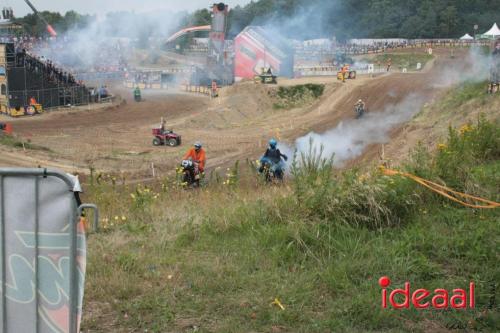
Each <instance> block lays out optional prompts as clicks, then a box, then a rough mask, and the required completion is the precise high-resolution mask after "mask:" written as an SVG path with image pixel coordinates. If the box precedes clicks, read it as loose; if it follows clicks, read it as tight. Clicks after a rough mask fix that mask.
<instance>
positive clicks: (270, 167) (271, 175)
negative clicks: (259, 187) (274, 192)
mask: <svg viewBox="0 0 500 333" xmlns="http://www.w3.org/2000/svg"><path fill="white" fill-rule="evenodd" d="M259 172H260V173H261V174H262V175H263V176H264V179H265V180H266V182H267V183H272V182H273V181H274V180H279V181H283V178H284V167H283V165H282V164H281V163H274V162H272V161H271V160H269V159H268V158H265V157H263V158H261V159H260V168H259Z"/></svg>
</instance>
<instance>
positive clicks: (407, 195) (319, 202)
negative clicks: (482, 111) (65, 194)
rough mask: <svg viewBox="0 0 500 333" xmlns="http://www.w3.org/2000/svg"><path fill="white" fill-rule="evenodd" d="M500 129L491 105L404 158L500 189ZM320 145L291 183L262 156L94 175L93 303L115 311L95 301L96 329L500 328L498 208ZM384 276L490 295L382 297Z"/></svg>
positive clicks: (446, 177)
mask: <svg viewBox="0 0 500 333" xmlns="http://www.w3.org/2000/svg"><path fill="white" fill-rule="evenodd" d="M499 130H500V124H498V123H492V122H488V121H486V120H485V119H484V118H481V119H479V120H478V122H477V123H476V124H468V125H467V127H465V126H464V127H463V128H461V129H458V130H454V129H450V132H449V137H448V140H447V141H445V142H443V143H442V146H439V147H437V148H436V149H434V150H426V149H424V148H422V147H420V148H419V149H416V150H415V152H414V153H413V154H412V157H411V159H410V160H409V161H408V162H407V163H406V164H405V165H404V166H403V170H404V171H407V172H411V173H415V174H417V175H419V176H422V177H425V178H429V179H431V180H433V181H437V182H441V183H443V184H447V185H449V186H453V187H456V188H457V189H459V190H464V191H467V192H469V193H473V194H478V195H485V196H488V197H489V198H490V199H493V200H498V199H499V198H498V196H499V193H498V188H500V186H499V185H500V184H499V183H500V178H499V174H500V173H498V172H496V171H498V170H500V169H499V166H500V164H499V145H498V138H499V136H498V133H499V132H498V131H499ZM312 146H313V145H311V149H310V150H309V151H308V152H306V153H304V154H300V155H299V154H296V156H295V157H294V162H293V165H292V168H291V176H290V178H289V179H288V180H287V181H286V182H285V183H284V184H283V185H281V186H269V185H266V184H265V183H264V182H262V181H260V180H259V179H258V175H257V174H256V173H255V171H254V168H253V167H252V164H251V163H246V164H244V163H243V164H236V165H234V167H232V168H229V169H227V170H218V171H217V172H215V171H214V173H213V174H212V175H211V176H210V175H209V176H208V177H207V178H208V179H209V182H208V183H207V184H206V185H205V186H204V187H202V188H201V189H199V190H196V191H193V190H186V189H183V188H180V187H178V185H177V184H176V181H175V180H174V179H171V180H169V179H164V180H162V182H161V184H155V185H151V186H149V187H147V188H146V187H145V186H139V187H137V188H136V187H127V186H125V185H122V184H121V180H116V179H113V177H112V176H110V177H108V176H101V177H97V176H95V175H94V176H93V177H94V178H93V181H92V184H89V188H90V190H89V191H88V192H90V193H91V196H92V197H91V199H90V200H92V201H96V202H97V203H98V204H99V206H100V207H101V210H102V215H103V218H105V219H108V220H109V221H107V222H106V223H107V224H106V223H105V225H107V227H106V228H104V232H102V233H99V234H95V235H92V236H91V238H90V240H89V252H88V253H89V254H88V255H89V263H88V275H87V289H86V305H85V309H89V308H91V309H101V311H94V312H92V313H90V312H89V311H88V310H86V314H85V318H84V329H83V331H85V332H87V331H89V332H112V331H116V332H124V331H144V330H148V332H184V331H186V332H190V331H191V332H192V331H198V332H268V331H271V332H381V331H384V332H402V331H404V332H407V331H412V332H429V331H449V330H456V329H459V330H463V331H485V332H488V331H491V332H493V331H498V328H500V322H499V320H498V317H499V316H498V314H499V312H498V305H497V304H498V303H497V301H496V298H497V296H496V290H498V280H499V277H500V270H499V268H498V251H497V247H498V220H499V219H500V215H499V212H498V210H491V211H477V210H470V209H467V208H464V207H461V206H459V205H457V204H455V203H452V202H450V201H448V200H447V199H444V198H441V197H439V196H437V195H436V194H432V193H430V192H429V191H427V190H425V189H423V188H421V187H420V186H419V185H417V184H415V183H414V182H413V181H411V180H408V179H406V178H404V177H400V176H395V177H388V176H384V175H383V174H382V173H380V172H379V170H378V169H375V170H371V171H368V172H362V171H360V170H351V171H345V172H344V171H336V170H334V169H333V167H332V166H333V164H332V163H333V159H334V157H330V156H322V155H323V152H322V150H320V151H314V149H313V148H312ZM467 169H469V170H471V171H470V173H467V172H466V170H467ZM97 179H99V181H97ZM132 194H134V196H132ZM122 216H123V217H125V219H122ZM116 217H118V218H117V219H116ZM114 221H117V222H116V223H115V222H114ZM382 275H388V276H390V277H391V278H392V279H393V281H394V282H393V287H394V288H398V287H401V286H402V285H403V283H404V281H411V283H412V286H413V285H415V286H418V287H421V288H427V289H431V290H433V289H435V288H446V289H448V290H451V289H453V288H464V287H466V286H467V285H468V282H469V281H471V280H473V281H475V282H476V286H477V287H476V290H477V295H476V303H477V307H476V309H471V310H466V311H454V310H447V311H438V310H426V311H417V310H412V309H410V310H403V311H393V310H384V309H381V308H380V287H379V286H378V283H377V279H378V278H379V277H380V276H382ZM275 298H278V299H279V300H280V301H281V302H282V304H284V307H285V309H284V310H281V309H280V308H278V307H276V306H275V305H272V304H271V303H272V302H273V300H274V299H275ZM96 313H99V315H97V314H96Z"/></svg>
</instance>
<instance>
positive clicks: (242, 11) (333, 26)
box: [17, 0, 500, 39]
mask: <svg viewBox="0 0 500 333" xmlns="http://www.w3.org/2000/svg"><path fill="white" fill-rule="evenodd" d="M128 14H129V15H132V16H134V15H139V14H135V13H128ZM42 15H43V16H44V17H45V19H46V20H47V21H48V22H49V23H50V24H52V25H53V26H54V28H56V30H57V31H59V32H61V33H64V32H65V31H67V30H69V29H72V28H74V27H77V28H81V27H84V26H86V25H87V24H88V23H89V22H90V21H91V20H93V19H94V17H92V16H89V15H80V14H78V13H76V12H74V11H68V12H67V13H66V14H65V15H61V14H59V13H53V12H47V11H45V12H42ZM183 15H184V17H183V19H181V20H180V24H179V25H178V28H179V29H180V28H183V27H187V26H194V25H208V24H210V21H211V17H210V16H211V13H210V11H209V10H208V9H200V10H197V11H195V12H194V13H190V14H186V13H185V14H183ZM17 22H19V23H21V24H22V25H23V26H24V27H25V30H26V31H27V32H28V33H29V34H31V35H35V36H40V35H44V34H45V33H46V31H45V26H44V24H43V23H41V22H40V20H38V18H37V17H36V16H35V15H34V14H29V15H26V16H25V17H23V18H19V19H17ZM493 22H499V23H500V0H470V1H463V0H333V1H332V0H258V1H251V2H250V3H249V4H247V5H245V6H236V7H234V8H232V9H231V11H230V13H229V22H228V33H229V37H234V36H235V35H237V34H238V33H239V32H240V31H241V30H242V29H244V28H245V27H246V26H248V25H252V24H253V25H266V26H270V27H275V28H276V29H277V30H279V31H280V32H281V33H282V34H284V35H287V36H289V37H293V38H303V39H309V38H324V37H332V36H336V37H337V38H339V39H346V38H354V37H365V38H390V37H400V38H456V37H460V36H461V35H463V34H465V33H466V32H468V33H471V34H472V33H473V32H474V31H473V26H474V25H475V24H478V25H479V31H480V32H484V31H485V30H486V29H488V28H490V26H491V24H492V23H493ZM173 30H175V29H173ZM172 32H173V31H172ZM164 33H165V32H164Z"/></svg>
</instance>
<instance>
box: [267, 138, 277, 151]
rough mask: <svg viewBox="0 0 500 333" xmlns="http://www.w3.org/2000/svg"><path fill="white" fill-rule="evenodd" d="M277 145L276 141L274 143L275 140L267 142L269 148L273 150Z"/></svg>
mask: <svg viewBox="0 0 500 333" xmlns="http://www.w3.org/2000/svg"><path fill="white" fill-rule="evenodd" d="M277 145H278V141H276V139H271V140H269V147H271V148H272V149H275V148H276V146H277Z"/></svg>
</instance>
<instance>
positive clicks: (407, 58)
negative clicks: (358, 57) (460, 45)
mask: <svg viewBox="0 0 500 333" xmlns="http://www.w3.org/2000/svg"><path fill="white" fill-rule="evenodd" d="M389 59H391V62H392V67H393V68H399V69H403V68H407V69H408V70H416V69H417V64H418V63H420V64H421V65H422V68H424V67H425V64H426V63H427V62H429V61H431V60H432V59H434V56H432V55H429V54H428V53H404V54H398V53H384V54H378V55H376V56H375V57H373V58H367V59H363V60H362V61H363V62H367V63H375V64H377V63H380V65H381V66H386V64H387V62H388V61H389Z"/></svg>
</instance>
